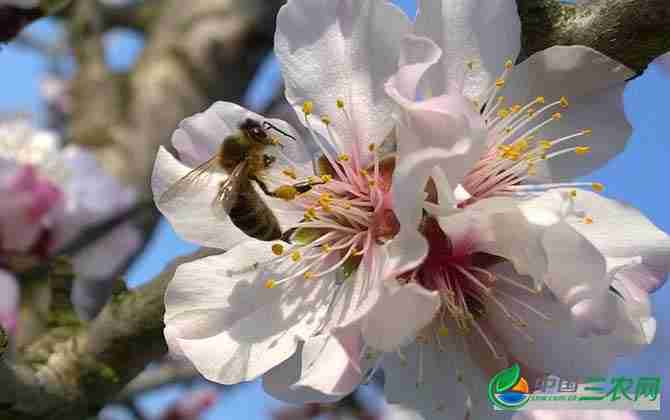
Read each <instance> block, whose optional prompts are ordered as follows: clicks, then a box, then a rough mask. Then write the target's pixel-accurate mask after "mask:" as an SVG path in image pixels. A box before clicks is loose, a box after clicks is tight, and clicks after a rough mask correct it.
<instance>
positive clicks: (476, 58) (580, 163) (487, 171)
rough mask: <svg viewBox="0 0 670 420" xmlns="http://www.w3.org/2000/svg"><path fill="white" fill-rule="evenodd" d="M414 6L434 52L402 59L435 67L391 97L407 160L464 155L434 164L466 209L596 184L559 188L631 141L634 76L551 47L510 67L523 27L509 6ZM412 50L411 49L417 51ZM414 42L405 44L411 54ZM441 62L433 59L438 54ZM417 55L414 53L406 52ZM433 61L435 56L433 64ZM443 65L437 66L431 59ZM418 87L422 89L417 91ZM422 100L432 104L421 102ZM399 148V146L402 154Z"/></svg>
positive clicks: (606, 61)
mask: <svg viewBox="0 0 670 420" xmlns="http://www.w3.org/2000/svg"><path fill="white" fill-rule="evenodd" d="M480 3H481V1H458V2H453V1H450V2H446V1H439V0H424V1H421V2H419V7H420V10H419V15H418V17H417V23H416V32H417V33H418V34H422V35H426V36H429V37H431V38H432V39H433V40H434V41H435V42H436V44H437V45H429V44H426V43H425V42H422V43H421V44H422V45H423V48H421V49H418V48H416V47H415V48H414V49H413V50H410V51H408V52H407V53H405V54H406V55H408V56H411V57H410V58H411V60H408V63H407V65H406V66H405V67H410V66H411V65H414V63H415V62H416V60H417V56H421V57H424V60H425V59H426V57H430V58H431V61H437V64H436V65H434V66H432V67H430V68H429V69H427V73H426V75H425V77H423V78H421V76H422V74H423V73H421V72H417V73H415V76H414V77H406V76H405V75H404V74H403V70H402V69H401V71H400V72H399V73H398V74H397V75H396V76H394V77H393V78H392V79H391V80H390V81H389V83H388V86H387V91H388V93H389V95H391V96H392V97H393V98H394V99H395V100H396V101H397V102H398V104H399V106H400V107H401V109H402V112H401V115H400V118H401V121H402V124H401V125H400V128H399V130H400V131H401V132H404V133H409V134H401V135H400V136H401V137H407V136H411V135H413V136H415V137H416V138H417V139H419V140H418V141H415V142H407V143H406V145H407V146H411V147H414V149H409V148H408V147H406V148H405V149H404V152H405V153H402V152H403V150H402V149H400V150H401V153H400V155H401V156H407V154H408V153H410V152H413V151H416V150H419V149H420V148H425V147H437V148H440V149H444V150H446V151H452V152H453V151H454V150H460V149H464V148H466V149H467V154H466V157H465V159H462V158H459V159H458V160H457V161H456V162H455V160H454V159H450V160H443V161H442V162H440V163H438V165H437V166H438V167H439V168H440V169H441V170H442V172H443V173H444V175H445V176H446V178H447V179H448V180H449V182H450V183H451V185H452V187H453V186H457V185H462V188H461V189H460V190H459V191H460V193H461V194H458V195H457V197H456V199H457V200H458V201H459V203H460V206H461V207H462V206H465V205H467V204H469V203H471V202H473V201H475V200H477V199H481V198H485V197H490V196H493V195H509V194H523V193H526V192H528V191H529V190H533V191H541V190H546V189H549V188H554V187H565V186H569V185H573V186H587V185H593V187H594V188H595V189H597V190H599V189H601V188H602V185H601V184H598V183H593V184H591V183H572V184H567V183H565V182H564V181H568V180H571V179H573V178H574V177H577V176H581V175H585V174H588V173H589V172H590V171H592V170H593V169H595V168H597V167H599V166H601V165H603V164H604V163H606V162H607V161H608V160H609V159H610V158H612V157H613V156H614V155H616V154H617V153H619V152H620V151H621V150H623V148H624V146H625V144H626V141H627V139H628V138H629V136H630V133H631V127H630V125H629V124H628V122H627V121H626V118H625V115H624V111H623V105H622V99H623V98H622V92H623V89H624V87H625V82H626V80H627V79H628V78H630V77H632V76H633V75H634V73H633V72H632V71H631V70H629V69H627V68H626V67H625V66H623V65H621V64H619V63H617V62H615V61H614V60H612V59H610V58H608V57H606V56H604V55H602V54H600V53H598V52H597V51H594V50H592V49H590V48H587V47H582V46H572V47H552V48H549V49H547V50H544V51H541V52H538V53H536V54H534V55H532V56H531V57H530V58H528V59H527V60H525V61H523V62H522V63H521V64H519V65H516V66H515V65H514V64H513V63H514V60H515V59H516V57H517V55H518V53H519V48H520V23H519V17H518V15H517V12H516V4H515V2H514V1H513V0H495V1H489V2H486V5H485V6H484V5H482V4H480ZM416 43H418V42H417V41H415V42H414V44H416ZM411 45H412V44H411V43H410V44H409V45H408V47H407V48H408V49H409V46H411ZM438 46H439V47H441V49H442V51H443V54H442V56H441V57H439V56H437V53H436V50H437V47H438ZM412 51H414V52H412ZM436 56H437V57H436ZM438 57H439V60H437V58H438ZM420 81H423V82H422V83H420ZM418 94H422V95H423V96H424V97H427V98H428V99H424V100H421V101H417V100H416V98H417V95H418ZM399 147H401V146H399Z"/></svg>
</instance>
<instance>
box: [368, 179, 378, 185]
mask: <svg viewBox="0 0 670 420" xmlns="http://www.w3.org/2000/svg"><path fill="white" fill-rule="evenodd" d="M368 185H369V186H371V187H374V186H375V185H377V182H376V181H375V180H370V181H368Z"/></svg>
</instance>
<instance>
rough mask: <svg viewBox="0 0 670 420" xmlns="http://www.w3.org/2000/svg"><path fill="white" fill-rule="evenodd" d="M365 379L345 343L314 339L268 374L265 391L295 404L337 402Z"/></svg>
mask: <svg viewBox="0 0 670 420" xmlns="http://www.w3.org/2000/svg"><path fill="white" fill-rule="evenodd" d="M359 352H360V349H359ZM361 380H362V377H361V374H360V372H359V371H358V370H357V369H355V368H354V366H353V365H352V363H351V361H350V360H349V357H348V353H347V351H345V350H344V349H343V347H342V345H341V343H340V342H339V341H338V340H337V339H336V338H335V337H333V336H331V335H320V336H316V337H310V338H309V339H308V340H307V341H306V342H305V343H303V344H302V345H301V346H300V347H299V348H298V350H297V351H296V353H295V354H294V355H293V357H291V358H290V359H288V360H286V361H285V362H284V363H282V364H281V365H279V366H277V367H276V368H274V369H272V370H271V371H270V372H268V373H267V374H265V375H264V376H263V389H265V391H266V392H267V393H269V394H270V395H272V396H273V397H275V398H278V399H280V400H283V401H287V402H290V403H293V404H305V403H309V402H334V401H337V400H339V399H341V398H342V397H344V396H346V395H348V394H350V393H351V392H353V391H354V389H356V387H357V386H358V385H359V384H360V383H361Z"/></svg>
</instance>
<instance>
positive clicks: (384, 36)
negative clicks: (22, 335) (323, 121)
mask: <svg viewBox="0 0 670 420" xmlns="http://www.w3.org/2000/svg"><path fill="white" fill-rule="evenodd" d="M410 27H411V24H410V22H409V19H408V18H407V16H405V15H404V14H403V12H402V11H401V10H400V9H398V8H397V7H395V6H394V5H392V4H390V3H389V2H386V1H382V0H361V1H356V2H352V1H349V0H291V1H289V2H288V3H287V4H286V5H285V6H283V7H282V9H281V10H280V11H279V14H278V16H277V32H276V36H275V54H276V55H277V58H278V59H279V63H280V65H281V68H282V74H283V75H284V81H285V84H286V97H287V99H288V101H289V103H291V104H292V105H294V107H296V111H297V112H298V115H299V117H300V119H301V120H302V119H303V118H304V117H303V115H302V110H301V107H302V104H303V103H304V102H305V101H312V102H313V103H314V113H315V115H318V116H321V115H328V116H330V117H331V119H332V121H333V123H332V125H333V129H334V131H335V132H336V133H337V134H338V136H339V138H340V141H341V142H342V144H341V145H340V147H341V150H342V151H343V152H347V153H351V151H350V148H351V145H352V144H354V143H353V142H354V139H355V138H358V139H361V140H362V139H365V140H367V141H371V142H376V143H380V142H381V141H382V140H383V139H384V138H385V137H386V136H387V135H388V133H389V132H390V131H391V128H392V127H393V121H392V119H391V111H392V102H391V100H390V98H388V97H387V96H386V95H385V94H384V82H385V81H386V80H387V79H388V78H389V77H390V76H391V75H392V74H393V73H394V72H395V71H396V69H397V65H398V56H399V49H400V44H401V43H400V41H401V39H402V38H403V37H404V36H405V35H406V34H407V33H409V31H410ZM337 99H342V100H343V101H344V103H345V106H346V109H347V111H348V113H349V115H351V117H352V119H353V125H354V126H355V128H354V130H355V133H353V132H352V131H351V130H350V128H351V127H350V125H351V124H349V123H347V122H346V119H345V118H342V111H341V110H339V109H337V106H336V101H337ZM316 125H318V124H316Z"/></svg>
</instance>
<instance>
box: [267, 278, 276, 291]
mask: <svg viewBox="0 0 670 420" xmlns="http://www.w3.org/2000/svg"><path fill="white" fill-rule="evenodd" d="M276 286H277V282H276V281H275V280H274V279H268V281H266V282H265V288H266V289H274V288H275V287H276Z"/></svg>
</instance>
